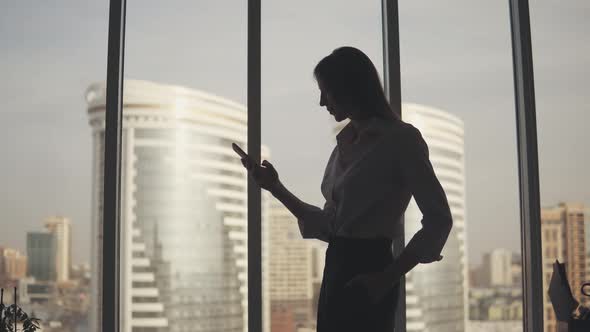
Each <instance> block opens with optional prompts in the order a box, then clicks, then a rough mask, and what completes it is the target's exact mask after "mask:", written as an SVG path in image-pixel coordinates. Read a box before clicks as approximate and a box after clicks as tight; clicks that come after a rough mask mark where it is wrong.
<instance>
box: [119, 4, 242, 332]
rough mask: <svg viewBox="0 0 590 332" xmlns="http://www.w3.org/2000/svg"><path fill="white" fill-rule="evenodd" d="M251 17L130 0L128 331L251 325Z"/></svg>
mask: <svg viewBox="0 0 590 332" xmlns="http://www.w3.org/2000/svg"><path fill="white" fill-rule="evenodd" d="M246 15H247V11H246V2H242V3H240V4H238V3H234V4H232V5H230V4H229V3H225V2H219V1H181V0H176V1H172V2H161V1H128V2H127V35H126V57H125V73H126V77H128V79H126V80H125V84H124V98H123V103H124V110H123V112H124V113H123V117H124V120H123V121H124V129H123V145H122V148H123V163H122V164H123V165H122V167H123V169H122V175H123V177H122V195H121V197H122V202H121V203H122V220H123V229H122V234H123V236H122V243H121V245H122V252H121V255H122V256H121V263H122V266H123V267H124V270H123V271H122V278H121V281H122V289H121V301H122V305H121V310H122V312H121V315H122V321H121V323H122V331H133V332H140V331H141V332H146V331H158V332H163V331H211V332H213V331H219V332H229V331H232V332H237V331H239V332H242V331H245V330H246V328H247V318H248V317H247V313H248V302H247V299H248V297H247V237H246V235H247V228H246V226H247V224H246V212H247V211H246V207H247V205H246V204H247V201H246V172H245V170H244V169H243V167H242V165H241V163H240V161H239V159H238V158H237V156H236V154H235V153H234V152H233V151H232V149H231V142H236V143H238V144H240V145H241V146H242V147H244V149H245V148H246V134H247V113H246V108H245V103H246V91H247V90H246V80H247V77H246V64H247V63H246V60H247V58H246V54H247V53H246V37H247V36H246V31H247V29H246V22H247V16H246ZM131 78H133V79H131Z"/></svg>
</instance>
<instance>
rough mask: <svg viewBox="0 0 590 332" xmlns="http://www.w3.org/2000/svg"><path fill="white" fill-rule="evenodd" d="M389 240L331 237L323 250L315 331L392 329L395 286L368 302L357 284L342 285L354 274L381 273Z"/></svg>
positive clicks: (387, 256)
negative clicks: (376, 300)
mask: <svg viewBox="0 0 590 332" xmlns="http://www.w3.org/2000/svg"><path fill="white" fill-rule="evenodd" d="M391 248H392V240H389V239H385V238H383V239H354V238H345V237H335V238H332V239H331V240H330V243H329V245H328V250H327V251H326V263H325V267H324V275H323V279H322V287H321V290H320V295H319V303H318V313H317V332H386V331H387V332H392V331H393V328H394V319H395V307H396V304H397V301H398V292H399V288H398V287H397V286H395V287H392V288H391V289H389V290H388V291H387V293H386V294H385V295H384V296H383V297H382V298H381V300H379V302H378V303H376V304H372V303H371V301H369V298H368V296H367V294H366V292H365V291H364V290H363V289H360V288H359V287H345V285H346V283H347V282H348V281H350V280H351V279H353V278H354V277H356V276H358V275H361V274H365V273H373V272H381V271H383V270H384V269H385V267H386V266H388V265H389V264H391V262H392V260H393V254H392V249H391Z"/></svg>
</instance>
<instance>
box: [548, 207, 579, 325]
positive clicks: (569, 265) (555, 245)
mask: <svg viewBox="0 0 590 332" xmlns="http://www.w3.org/2000/svg"><path fill="white" fill-rule="evenodd" d="M585 219H586V217H585V209H584V205H582V204H576V203H560V204H558V205H557V206H555V207H550V208H543V209H541V236H542V252H543V302H544V305H545V312H546V314H545V315H544V318H545V329H544V330H545V332H556V331H557V326H556V324H557V322H556V319H555V314H554V311H553V306H552V304H551V301H550V299H549V297H548V295H547V291H548V289H549V281H550V280H551V275H552V273H553V263H554V262H555V260H556V259H557V260H559V261H560V262H561V263H565V269H566V274H567V278H568V281H569V283H570V287H571V289H572V290H575V289H579V288H580V286H581V285H582V283H584V282H587V281H588V280H587V275H586V243H585V242H586V236H585V232H586V230H585V229H584V228H585V227H584V226H585Z"/></svg>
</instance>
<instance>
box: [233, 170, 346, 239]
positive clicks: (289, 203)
mask: <svg viewBox="0 0 590 332" xmlns="http://www.w3.org/2000/svg"><path fill="white" fill-rule="evenodd" d="M242 164H243V165H244V167H246V169H248V173H249V174H250V175H251V176H252V178H253V179H254V181H256V183H257V184H258V185H259V186H260V187H261V188H262V189H266V190H268V191H269V192H270V193H271V194H272V195H273V196H274V197H275V198H277V199H278V200H279V201H280V202H281V203H282V204H283V205H284V206H285V207H286V208H287V209H288V210H289V211H290V212H291V213H292V214H293V215H294V216H295V218H297V223H298V224H299V231H300V232H301V236H303V238H304V239H319V240H322V241H326V242H328V240H329V238H330V234H331V225H332V220H333V218H334V216H335V208H334V206H333V205H332V204H329V203H328V202H326V204H325V205H324V208H323V209H321V208H319V207H317V206H314V205H311V204H308V203H305V202H303V201H302V200H300V199H299V198H297V196H295V195H294V194H293V193H292V192H290V191H289V190H288V189H287V188H286V187H285V186H284V185H283V183H282V182H281V181H280V180H279V175H278V172H277V171H276V170H275V168H274V166H273V165H272V164H271V163H270V162H268V161H267V160H264V161H263V162H262V166H260V165H253V164H252V162H251V161H250V160H248V159H242Z"/></svg>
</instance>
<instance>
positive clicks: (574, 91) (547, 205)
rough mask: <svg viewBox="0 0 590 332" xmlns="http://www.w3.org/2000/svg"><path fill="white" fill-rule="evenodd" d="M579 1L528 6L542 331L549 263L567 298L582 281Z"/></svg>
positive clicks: (586, 199)
mask: <svg viewBox="0 0 590 332" xmlns="http://www.w3.org/2000/svg"><path fill="white" fill-rule="evenodd" d="M589 14H590V7H588V4H587V3H586V2H584V1H571V2H567V3H563V4H561V3H560V4H559V5H556V4H550V3H538V2H532V3H531V32H532V39H533V40H532V42H533V51H534V53H533V55H534V66H535V90H536V91H535V93H536V103H537V104H536V107H537V124H538V130H537V132H538V141H539V176H540V189H541V192H540V194H541V232H542V233H541V235H542V241H543V242H542V255H543V295H544V298H543V309H544V318H545V326H544V328H545V331H546V332H555V331H556V330H557V328H556V323H557V322H556V318H555V314H554V312H553V308H552V305H551V302H550V300H549V298H548V296H547V291H548V289H549V281H550V278H551V274H552V272H553V263H554V262H555V260H556V259H557V260H559V261H560V262H561V263H565V267H566V272H567V276H568V280H569V282H570V286H571V289H572V292H573V294H574V297H576V298H577V299H579V300H581V301H584V302H585V303H589V302H588V298H586V299H584V296H582V294H581V293H580V286H581V284H582V283H584V282H588V281H589V280H590V237H589V236H590V228H589V227H590V217H589V212H590V210H589V207H590V189H589V187H588V184H589V183H590V175H588V167H587V165H588V164H589V162H590V159H589V158H590V157H589V156H590V155H589V154H588V143H589V142H590V133H589V132H588V123H589V122H590V113H589V112H588V105H589V104H590V97H588V93H587V91H589V89H590V79H589V76H590V58H589V57H588V56H587V54H588V51H590V47H589V45H590V37H589V36H588V35H587V33H586V31H588V29H589V28H590V23H588V20H587V19H586V18H587V17H588V15H589Z"/></svg>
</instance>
